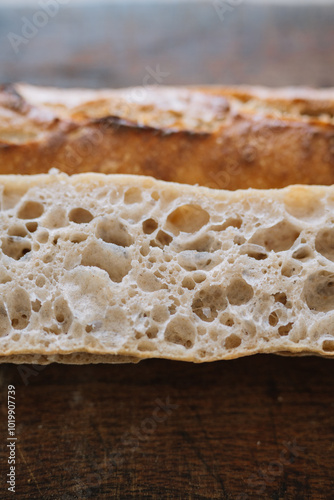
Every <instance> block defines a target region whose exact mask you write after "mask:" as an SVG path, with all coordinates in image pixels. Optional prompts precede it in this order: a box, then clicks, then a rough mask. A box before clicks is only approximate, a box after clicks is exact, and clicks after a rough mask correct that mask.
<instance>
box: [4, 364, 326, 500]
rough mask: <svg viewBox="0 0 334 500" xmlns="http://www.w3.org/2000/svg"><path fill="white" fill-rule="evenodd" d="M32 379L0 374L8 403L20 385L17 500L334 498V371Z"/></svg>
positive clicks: (163, 368) (222, 369)
mask: <svg viewBox="0 0 334 500" xmlns="http://www.w3.org/2000/svg"><path fill="white" fill-rule="evenodd" d="M33 370H34V371H30V369H27V367H24V368H22V367H21V368H20V369H18V368H17V367H16V366H10V365H6V366H3V367H2V368H1V375H2V381H1V392H2V395H5V394H6V390H7V385H8V384H14V385H15V386H16V400H17V437H18V441H17V455H18V457H17V458H18V463H17V469H18V474H17V493H16V497H18V498H24V499H25V498H33V499H39V498H46V499H62V500H65V499H66V500H67V499H68V500H70V499H75V498H83V499H86V498H102V499H108V498H136V499H138V498H149V499H160V498H168V499H174V498H177V499H183V498H196V499H206V498H222V499H233V500H234V499H238V500H248V499H260V498H265V499H275V500H279V499H317V500H322V499H326V500H331V499H332V498H333V491H334V477H333V471H334V416H333V412H334V397H333V387H334V371H333V361H331V360H328V359H319V358H312V357H310V358H303V359H300V358H281V357H275V356H272V355H262V356H254V357H250V358H244V359H240V360H235V361H229V362H216V363H211V364H204V365H193V364H186V363H181V362H169V361H158V360H153V361H144V362H141V363H140V364H138V365H123V366H122V365H120V366H117V365H110V366H108V365H97V366H83V367H71V366H60V365H52V366H48V367H44V368H43V369H42V371H37V370H36V369H35V368H34V369H33ZM39 370H40V368H39ZM26 383H27V384H28V385H25V384H26ZM4 418H5V415H4V414H3V415H2V418H1V426H2V427H4V425H3V424H4ZM4 434H5V431H4V432H2V433H1V435H2V436H4ZM3 469H5V468H3ZM4 473H5V471H4V470H3V471H2V478H3V477H4ZM1 498H11V496H10V495H8V496H1Z"/></svg>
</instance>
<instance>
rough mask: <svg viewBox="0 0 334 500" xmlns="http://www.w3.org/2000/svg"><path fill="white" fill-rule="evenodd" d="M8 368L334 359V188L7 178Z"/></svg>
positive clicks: (4, 286)
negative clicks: (261, 357) (262, 357)
mask: <svg viewBox="0 0 334 500" xmlns="http://www.w3.org/2000/svg"><path fill="white" fill-rule="evenodd" d="M0 187H1V211H0V220H1V223H0V231H1V235H0V241H1V253H0V361H1V362H14V363H22V362H25V363H41V364H47V363H51V362H53V361H57V362H61V363H91V362H92V363H97V362H101V361H103V362H108V363H116V362H137V361H139V360H140V359H143V358H168V359H174V360H184V361H193V362H204V361H214V360H220V359H231V358H237V357H240V356H246V355H251V354H256V353H278V354H287V355H306V354H317V355H323V356H328V357H333V356H334V218H333V207H334V187H333V186H332V187H325V186H291V187H287V188H284V189H281V190H275V189H273V190H263V191H261V190H260V191H258V190H254V189H249V190H244V191H243V190H238V191H224V190H212V189H208V188H205V187H196V186H190V185H180V184H176V183H166V182H163V181H158V180H155V179H153V178H151V177H145V176H129V175H109V176H106V175H103V174H94V173H90V174H80V175H75V176H67V175H66V174H63V173H57V172H51V173H50V174H49V175H37V176H15V175H13V176H11V175H5V176H0Z"/></svg>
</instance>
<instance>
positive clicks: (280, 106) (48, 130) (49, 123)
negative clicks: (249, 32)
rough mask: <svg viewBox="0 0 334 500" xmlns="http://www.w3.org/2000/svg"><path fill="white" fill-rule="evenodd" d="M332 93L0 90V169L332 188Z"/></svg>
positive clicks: (177, 89) (233, 186) (211, 184)
mask: <svg viewBox="0 0 334 500" xmlns="http://www.w3.org/2000/svg"><path fill="white" fill-rule="evenodd" d="M333 116H334V90H333V89H327V90H312V89H306V88H286V89H276V90H272V89H271V90H270V89H266V88H261V87H235V88H234V87H190V88H186V87H183V88H182V87H156V88H154V87H146V88H143V87H138V88H129V89H120V90H82V89H81V90H80V89H67V90H65V89H62V90H61V89H55V88H42V87H33V86H28V85H19V84H17V85H13V86H7V87H3V88H2V89H1V90H0V174H9V173H11V174H38V173H43V172H44V173H46V172H48V171H49V169H50V167H56V168H58V169H59V170H61V171H64V172H66V173H68V174H75V173H80V172H89V171H96V172H101V173H108V174H109V173H126V174H142V175H150V176H153V177H155V178H158V179H163V180H167V181H172V182H181V183H188V184H196V183H198V184H200V185H204V186H208V187H211V188H215V189H217V188H219V189H232V190H234V189H241V188H242V189H243V188H248V187H253V188H262V189H267V188H280V187H284V186H287V185H289V184H324V185H326V184H327V185H331V184H334V118H333Z"/></svg>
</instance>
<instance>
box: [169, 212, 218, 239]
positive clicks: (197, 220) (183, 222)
mask: <svg viewBox="0 0 334 500" xmlns="http://www.w3.org/2000/svg"><path fill="white" fill-rule="evenodd" d="M209 220H210V216H209V214H208V212H207V211H206V210H203V208H202V207H200V206H198V205H182V206H180V207H178V208H176V209H175V210H174V211H173V212H172V213H170V214H169V216H168V218H167V225H168V226H169V227H170V228H171V230H172V231H173V233H174V234H176V235H178V234H179V233H180V232H184V233H195V232H197V231H199V230H200V229H201V227H203V226H204V225H205V224H207V223H208V222H209Z"/></svg>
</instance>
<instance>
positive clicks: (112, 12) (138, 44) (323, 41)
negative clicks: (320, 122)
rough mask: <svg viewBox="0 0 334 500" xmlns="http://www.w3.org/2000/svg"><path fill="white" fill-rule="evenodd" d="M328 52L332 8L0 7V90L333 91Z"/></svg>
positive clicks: (207, 1) (16, 0)
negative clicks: (242, 87)
mask: <svg viewBox="0 0 334 500" xmlns="http://www.w3.org/2000/svg"><path fill="white" fill-rule="evenodd" d="M333 47H334V2H333V1H331V0H318V1H317V0H313V1H312V0H294V1H289V0H276V1H273V0H271V1H269V2H268V1H265V0H264V1H263V2H261V1H255V2H254V1H247V0H202V1H198V0H197V1H196V0H194V1H191V0H183V1H180V2H178V1H176V0H173V1H170V0H165V1H161V0H160V1H154V0H147V1H144V0H141V1H140V0H132V1H131V0H130V1H126V0H125V1H124V0H123V1H122V0H119V1H115V0H109V1H108V0H100V1H95V2H94V1H93V0H91V1H90V2H89V1H87V0H86V1H83V0H39V1H29V0H28V1H26V2H24V1H23V0H13V1H9V0H5V1H2V2H0V48H1V50H0V81H1V82H12V81H27V82H30V83H36V84H43V85H57V86H72V87H73V86H87V87H121V86H130V85H141V84H142V82H143V79H144V78H145V75H147V73H148V72H149V74H150V72H151V73H155V74H156V73H159V71H160V77H157V76H154V75H153V76H152V77H151V79H150V83H159V84H160V83H163V84H182V85H183V84H196V83H202V84H215V83H216V84H217V83H222V84H242V83H246V84H264V85H271V86H278V85H314V86H332V85H334V71H333V67H334V51H333ZM157 78H158V81H157Z"/></svg>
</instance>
